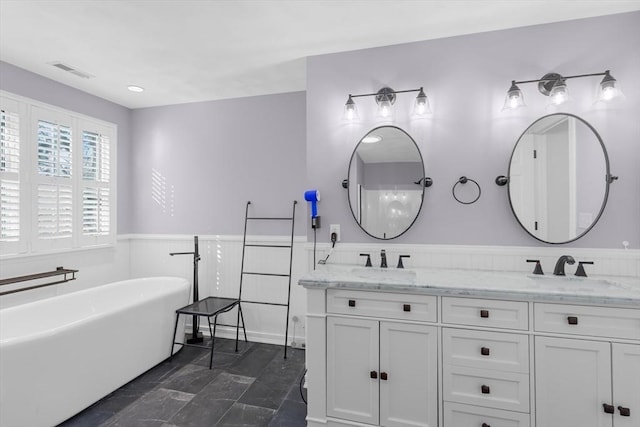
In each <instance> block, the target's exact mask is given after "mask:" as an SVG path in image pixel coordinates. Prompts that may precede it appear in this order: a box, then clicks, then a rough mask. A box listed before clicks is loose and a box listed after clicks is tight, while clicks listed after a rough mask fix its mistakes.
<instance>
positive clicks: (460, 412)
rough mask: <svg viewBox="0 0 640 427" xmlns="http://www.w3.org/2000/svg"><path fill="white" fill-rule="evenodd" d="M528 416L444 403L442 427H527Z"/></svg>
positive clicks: (528, 423) (519, 413) (528, 424)
mask: <svg viewBox="0 0 640 427" xmlns="http://www.w3.org/2000/svg"><path fill="white" fill-rule="evenodd" d="M530 423H531V421H530V416H529V414H523V413H521V412H511V411H502V410H500V409H492V408H483V407H481V406H471V405H461V404H459V403H451V402H445V404H444V427H462V426H473V427H482V426H485V427H529V426H530Z"/></svg>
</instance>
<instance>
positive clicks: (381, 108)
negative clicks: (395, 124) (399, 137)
mask: <svg viewBox="0 0 640 427" xmlns="http://www.w3.org/2000/svg"><path fill="white" fill-rule="evenodd" d="M392 115H393V105H392V104H391V100H390V99H389V97H388V96H387V95H386V94H385V95H382V99H381V100H380V102H379V103H378V116H379V117H380V118H381V119H390V118H391V116H392Z"/></svg>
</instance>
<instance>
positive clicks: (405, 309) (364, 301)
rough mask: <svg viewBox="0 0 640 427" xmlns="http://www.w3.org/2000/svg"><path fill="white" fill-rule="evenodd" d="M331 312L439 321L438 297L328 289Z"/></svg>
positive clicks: (328, 303)
mask: <svg viewBox="0 0 640 427" xmlns="http://www.w3.org/2000/svg"><path fill="white" fill-rule="evenodd" d="M327 313H337V314H353V315H357V316H371V317H380V318H387V319H402V320H419V321H423V322H435V321H436V319H437V315H436V297H435V296H430V295H408V294H392V293H388V294H387V293H376V292H365V291H347V290H342V289H328V290H327Z"/></svg>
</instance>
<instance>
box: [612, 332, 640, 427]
mask: <svg viewBox="0 0 640 427" xmlns="http://www.w3.org/2000/svg"><path fill="white" fill-rule="evenodd" d="M612 361H613V406H614V407H615V413H616V415H615V416H614V423H613V424H614V426H615V427H637V426H640V345H633V344H613V347H612Z"/></svg>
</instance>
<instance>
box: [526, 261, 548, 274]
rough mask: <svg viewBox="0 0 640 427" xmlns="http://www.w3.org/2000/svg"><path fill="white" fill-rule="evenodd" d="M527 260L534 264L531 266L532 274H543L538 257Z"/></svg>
mask: <svg viewBox="0 0 640 427" xmlns="http://www.w3.org/2000/svg"><path fill="white" fill-rule="evenodd" d="M527 262H535V263H536V266H535V267H534V268H533V274H544V272H543V271H542V265H540V260H539V259H528V260H527Z"/></svg>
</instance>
